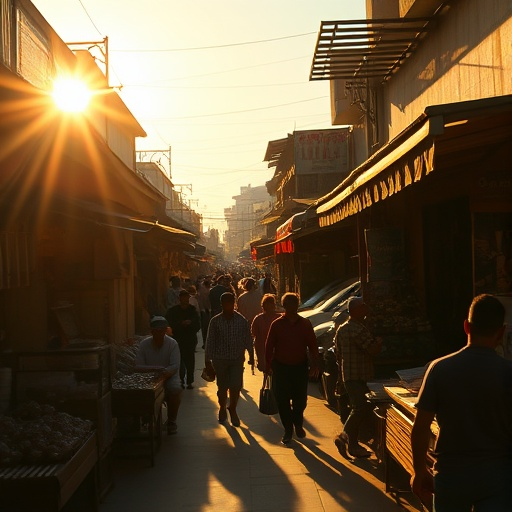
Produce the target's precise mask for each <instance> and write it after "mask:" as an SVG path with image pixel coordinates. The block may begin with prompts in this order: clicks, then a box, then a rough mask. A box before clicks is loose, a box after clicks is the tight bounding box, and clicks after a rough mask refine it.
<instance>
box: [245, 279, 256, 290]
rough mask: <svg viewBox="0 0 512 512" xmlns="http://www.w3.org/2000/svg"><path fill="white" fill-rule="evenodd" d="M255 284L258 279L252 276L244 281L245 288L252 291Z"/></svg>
mask: <svg viewBox="0 0 512 512" xmlns="http://www.w3.org/2000/svg"><path fill="white" fill-rule="evenodd" d="M255 284H256V281H255V280H254V279H253V278H252V277H248V278H247V279H246V280H245V282H244V290H245V291H247V292H250V291H251V290H252V289H253V288H254V285H255Z"/></svg>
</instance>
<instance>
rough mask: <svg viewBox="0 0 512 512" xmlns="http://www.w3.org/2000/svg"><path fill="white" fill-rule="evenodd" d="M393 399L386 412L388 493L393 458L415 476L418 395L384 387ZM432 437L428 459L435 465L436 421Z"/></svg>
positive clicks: (401, 388) (386, 479)
mask: <svg viewBox="0 0 512 512" xmlns="http://www.w3.org/2000/svg"><path fill="white" fill-rule="evenodd" d="M384 389H385V391H386V393H387V394H388V395H389V397H390V398H391V401H392V402H391V406H390V407H389V408H388V410H387V411H386V453H385V463H386V465H385V484H386V492H389V491H390V490H391V486H390V482H389V468H388V462H389V460H388V458H389V457H391V458H392V459H393V460H395V461H396V462H397V463H398V464H400V466H402V468H404V470H405V471H407V473H409V475H412V474H413V463H412V448H411V432H412V426H413V423H414V418H415V417H416V407H415V404H416V401H417V399H418V395H417V394H416V393H413V392H411V391H409V390H407V389H405V388H403V387H400V386H389V387H388V386H386V387H384ZM431 431H432V435H431V439H430V443H429V452H428V453H427V459H428V460H429V462H430V465H431V466H433V464H434V461H435V459H434V456H433V454H432V452H433V449H434V446H435V441H436V438H437V432H438V427H437V423H436V422H435V421H434V422H433V424H432V427H431Z"/></svg>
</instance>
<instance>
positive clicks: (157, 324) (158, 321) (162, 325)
mask: <svg viewBox="0 0 512 512" xmlns="http://www.w3.org/2000/svg"><path fill="white" fill-rule="evenodd" d="M149 327H150V329H151V334H152V335H153V339H154V340H155V341H156V342H160V343H161V342H162V341H163V339H164V336H165V333H166V332H167V327H169V324H168V323H167V320H166V319H165V317H163V316H154V317H152V318H151V320H150V321H149Z"/></svg>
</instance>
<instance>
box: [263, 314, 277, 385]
mask: <svg viewBox="0 0 512 512" xmlns="http://www.w3.org/2000/svg"><path fill="white" fill-rule="evenodd" d="M275 333H276V326H275V325H274V323H272V324H271V325H270V330H269V331H268V334H267V339H266V341H265V362H266V373H268V374H269V375H270V374H272V359H273V358H274V346H275V343H276V334H275Z"/></svg>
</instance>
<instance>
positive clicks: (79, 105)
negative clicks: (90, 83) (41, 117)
mask: <svg viewBox="0 0 512 512" xmlns="http://www.w3.org/2000/svg"><path fill="white" fill-rule="evenodd" d="M91 96H92V92H91V91H90V90H89V88H88V87H87V85H86V84H85V83H84V82H83V81H81V80H78V79H76V78H71V77H61V78H58V79H56V80H55V81H54V83H53V92H52V97H53V101H54V102H55V104H56V105H57V107H58V108H59V109H60V110H62V111H64V112H70V113H79V112H83V111H84V110H86V109H87V107H88V105H89V102H90V100H91Z"/></svg>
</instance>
